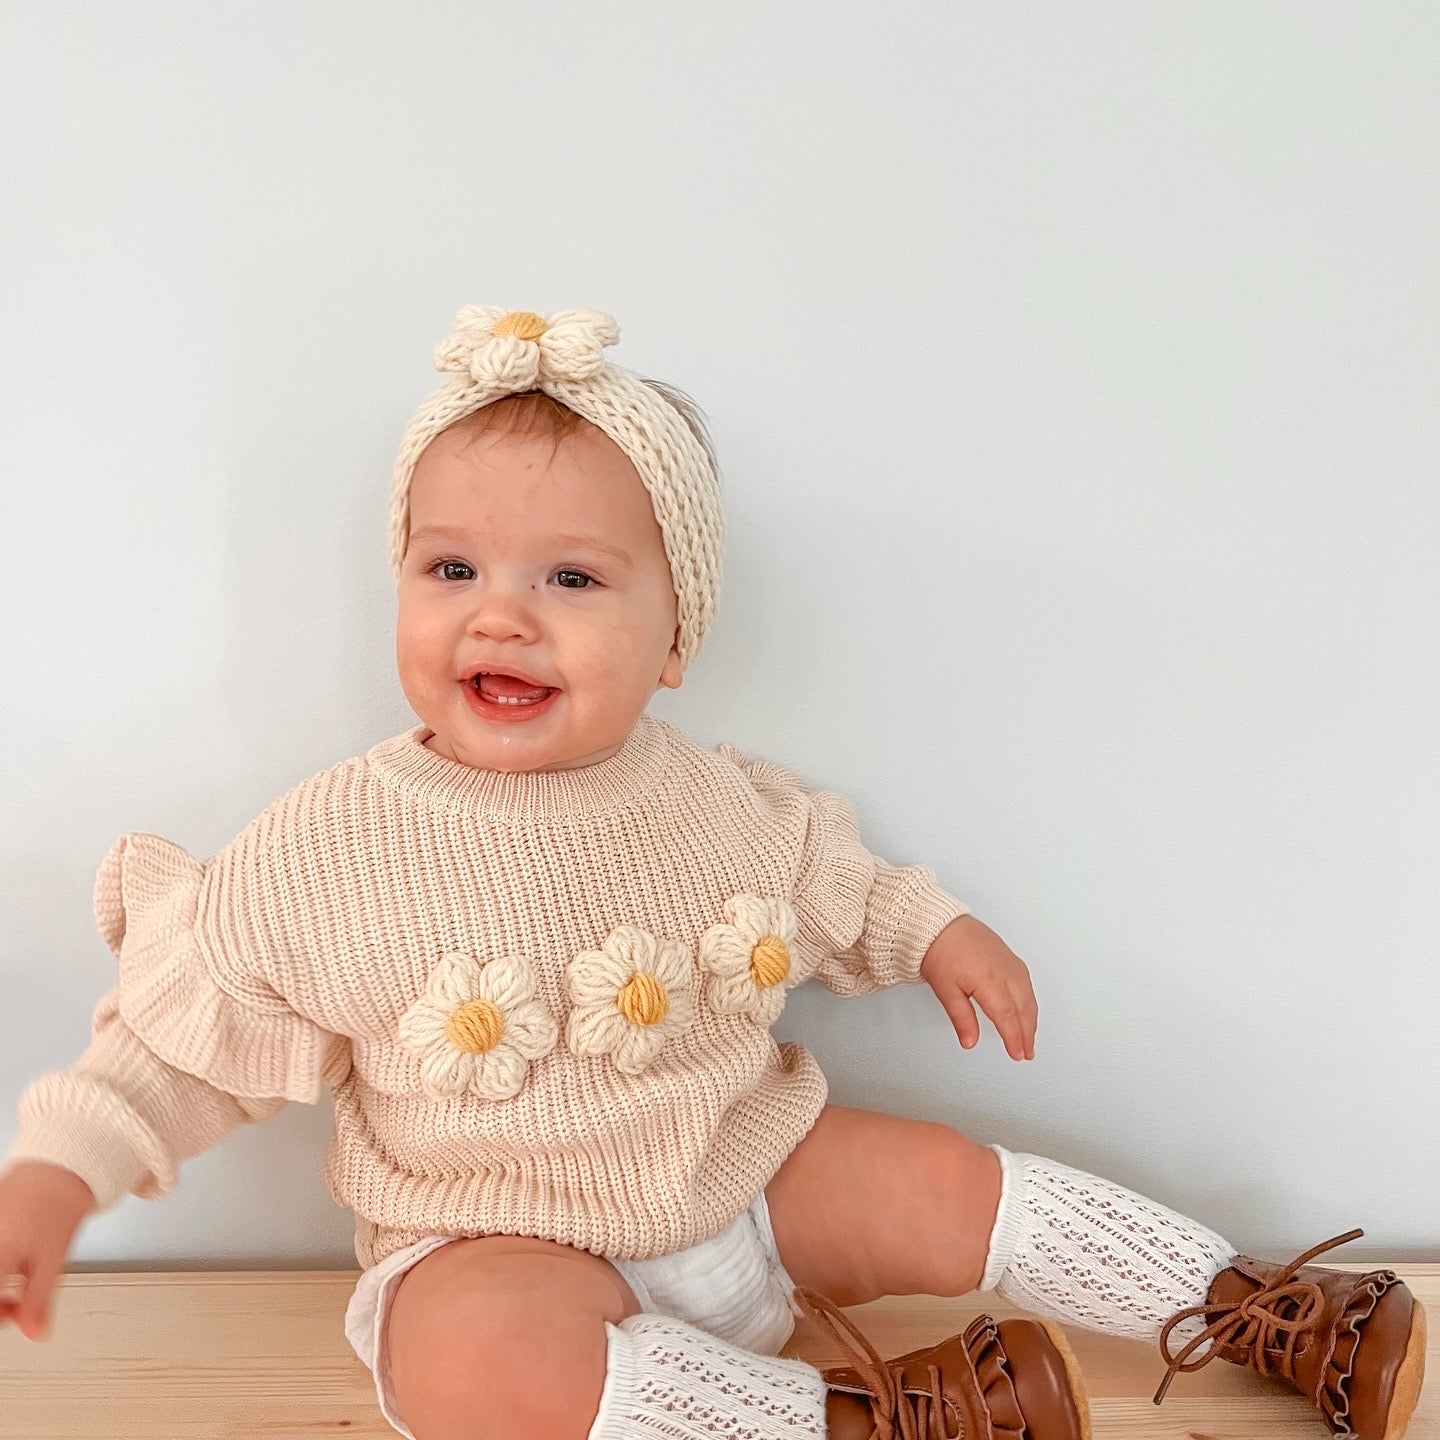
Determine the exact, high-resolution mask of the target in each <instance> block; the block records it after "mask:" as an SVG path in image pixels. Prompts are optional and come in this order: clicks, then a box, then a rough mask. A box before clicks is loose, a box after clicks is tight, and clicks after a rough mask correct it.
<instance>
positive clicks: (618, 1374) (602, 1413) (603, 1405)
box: [586, 1320, 635, 1440]
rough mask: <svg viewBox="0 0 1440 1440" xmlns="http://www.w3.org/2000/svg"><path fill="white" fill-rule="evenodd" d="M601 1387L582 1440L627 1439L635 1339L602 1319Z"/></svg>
mask: <svg viewBox="0 0 1440 1440" xmlns="http://www.w3.org/2000/svg"><path fill="white" fill-rule="evenodd" d="M605 1339H606V1347H605V1388H604V1389H603V1390H601V1392H600V1408H599V1409H598V1410H596V1412H595V1423H594V1424H593V1425H592V1426H591V1427H590V1433H589V1434H588V1435H587V1436H586V1440H630V1437H631V1436H632V1435H633V1433H634V1431H633V1428H632V1425H631V1420H630V1414H629V1407H628V1406H627V1404H626V1401H627V1400H628V1398H629V1397H630V1396H631V1395H633V1394H634V1393H635V1341H634V1339H633V1338H632V1337H631V1336H630V1334H629V1332H628V1331H626V1330H622V1329H621V1328H620V1327H619V1326H618V1325H612V1324H611V1323H610V1322H609V1321H608V1320H607V1321H605Z"/></svg>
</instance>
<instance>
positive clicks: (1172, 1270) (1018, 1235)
mask: <svg viewBox="0 0 1440 1440" xmlns="http://www.w3.org/2000/svg"><path fill="white" fill-rule="evenodd" d="M990 1148H991V1149H992V1150H994V1151H995V1153H996V1154H997V1155H998V1156H999V1157H1000V1166H1001V1171H1002V1175H1003V1181H1002V1186H1001V1192H1000V1208H999V1210H998V1211H997V1212H996V1216H995V1226H994V1229H993V1231H992V1232H991V1236H990V1255H989V1258H988V1260H987V1261H986V1264H985V1275H984V1278H983V1279H982V1280H981V1282H980V1288H981V1289H982V1290H998V1291H999V1292H1000V1294H1001V1295H1003V1296H1004V1297H1005V1298H1006V1299H1007V1300H1010V1301H1012V1302H1013V1303H1014V1304H1016V1305H1019V1306H1022V1307H1023V1308H1024V1309H1026V1310H1031V1311H1034V1312H1036V1313H1037V1314H1042V1315H1047V1316H1050V1317H1052V1318H1054V1319H1057V1320H1062V1321H1065V1322H1067V1323H1069V1324H1074V1325H1083V1326H1086V1327H1087V1328H1089V1329H1091V1330H1107V1331H1110V1332H1111V1333H1112V1334H1118V1335H1131V1336H1135V1337H1137V1338H1139V1339H1142V1340H1152V1339H1154V1338H1155V1336H1156V1335H1157V1334H1158V1333H1159V1331H1160V1327H1161V1326H1162V1325H1164V1323H1165V1322H1166V1321H1167V1320H1168V1319H1170V1317H1171V1316H1172V1315H1174V1314H1175V1312H1176V1311H1177V1310H1184V1309H1185V1308H1187V1307H1188V1306H1191V1305H1199V1304H1202V1303H1203V1302H1204V1300H1205V1295H1206V1292H1207V1291H1208V1290H1209V1288H1210V1282H1211V1280H1213V1279H1214V1278H1215V1276H1216V1274H1217V1273H1218V1272H1219V1271H1220V1270H1222V1269H1224V1268H1225V1266H1226V1265H1228V1264H1229V1263H1230V1261H1231V1260H1232V1259H1233V1258H1234V1256H1235V1250H1234V1248H1233V1247H1232V1246H1231V1245H1230V1244H1228V1243H1227V1242H1226V1240H1225V1239H1224V1238H1223V1237H1222V1236H1220V1235H1217V1234H1216V1233H1215V1232H1214V1231H1213V1230H1208V1229H1206V1227H1205V1226H1203V1225H1200V1224H1198V1223H1197V1222H1195V1221H1194V1220H1187V1219H1186V1218H1185V1216H1183V1215H1180V1214H1177V1213H1176V1212H1175V1211H1174V1210H1169V1209H1167V1208H1166V1207H1165V1206H1164V1205H1160V1204H1157V1203H1156V1202H1155V1201H1154V1200H1147V1199H1146V1198H1145V1197H1144V1196H1143V1195H1137V1194H1136V1193H1135V1191H1133V1190H1126V1189H1125V1188H1124V1187H1123V1186H1121V1185H1115V1184H1112V1183H1111V1182H1110V1181H1108V1180H1101V1179H1099V1178H1098V1177H1096V1176H1094V1175H1087V1174H1085V1173H1084V1172H1083V1171H1081V1170H1072V1169H1071V1168H1070V1167H1069V1166H1068V1165H1061V1164H1059V1163H1058V1162H1056V1161H1054V1160H1046V1159H1044V1158H1043V1157H1041V1156H1039V1155H1025V1154H1012V1153H1011V1152H1010V1151H1008V1150H1003V1149H1001V1147H1000V1146H998V1145H992V1146H991V1147H990ZM1200 1328H1202V1327H1201V1322H1200V1321H1198V1320H1190V1321H1187V1322H1186V1323H1185V1324H1183V1325H1181V1326H1178V1327H1177V1329H1176V1334H1177V1336H1178V1337H1179V1338H1181V1339H1184V1338H1186V1337H1187V1335H1188V1334H1190V1333H1195V1332H1198V1330H1199V1329H1200Z"/></svg>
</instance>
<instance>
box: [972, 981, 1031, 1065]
mask: <svg viewBox="0 0 1440 1440" xmlns="http://www.w3.org/2000/svg"><path fill="white" fill-rule="evenodd" d="M975 998H976V999H977V1000H978V1001H979V1002H980V1008H981V1009H982V1010H984V1012H985V1013H986V1014H987V1015H988V1016H989V1017H990V1019H991V1021H992V1022H993V1023H994V1025H995V1029H996V1031H997V1032H998V1033H999V1035H1000V1038H1001V1039H1002V1040H1003V1041H1004V1042H1005V1053H1006V1054H1007V1055H1009V1057H1010V1058H1011V1059H1012V1060H1023V1059H1025V1055H1026V1049H1027V1042H1026V1038H1025V1026H1024V1023H1023V1021H1022V1019H1021V1015H1020V1007H1019V1005H1017V1004H1016V1002H1015V998H1014V996H1013V995H1012V994H1011V993H1010V991H1009V990H1007V989H1005V988H1004V987H1003V986H996V987H995V988H993V989H989V990H986V991H985V992H984V993H983V994H982V993H981V992H980V991H978V990H977V991H976V992H975Z"/></svg>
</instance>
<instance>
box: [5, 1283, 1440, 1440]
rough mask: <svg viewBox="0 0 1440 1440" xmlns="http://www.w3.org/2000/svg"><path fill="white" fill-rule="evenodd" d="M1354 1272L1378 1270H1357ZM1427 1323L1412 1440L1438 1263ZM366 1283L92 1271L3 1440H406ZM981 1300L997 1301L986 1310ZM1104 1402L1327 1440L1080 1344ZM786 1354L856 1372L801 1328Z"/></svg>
mask: <svg viewBox="0 0 1440 1440" xmlns="http://www.w3.org/2000/svg"><path fill="white" fill-rule="evenodd" d="M1344 1268H1349V1269H1369V1268H1374V1265H1373V1263H1372V1264H1371V1265H1366V1266H1348V1267H1344ZM1393 1268H1394V1269H1395V1270H1397V1271H1398V1272H1399V1273H1400V1274H1401V1275H1403V1276H1404V1278H1405V1279H1406V1280H1407V1281H1408V1282H1409V1284H1410V1285H1411V1287H1412V1288H1413V1289H1414V1291H1415V1293H1416V1294H1417V1295H1418V1296H1419V1297H1420V1299H1421V1301H1422V1303H1424V1304H1425V1306H1426V1308H1427V1310H1428V1312H1429V1316H1430V1321H1431V1323H1430V1337H1431V1338H1430V1354H1429V1368H1430V1373H1431V1381H1430V1383H1429V1384H1427V1387H1426V1393H1425V1394H1424V1395H1423V1396H1422V1397H1421V1402H1420V1409H1419V1410H1418V1411H1417V1412H1416V1417H1415V1421H1414V1423H1413V1424H1412V1426H1411V1428H1410V1432H1409V1440H1440V1381H1437V1380H1436V1379H1435V1378H1434V1377H1435V1375H1436V1374H1437V1373H1440V1265H1395V1266H1394V1267H1393ZM357 1274H358V1272H357V1271H355V1270H311V1271H289V1270H279V1271H233V1272H232V1271H222V1272H213V1271H210V1272H198V1273H197V1272H190V1273H168V1272H166V1273H154V1272H144V1273H133V1274H116V1273H95V1274H70V1275H67V1276H65V1277H64V1279H63V1280H62V1282H61V1285H60V1289H59V1291H58V1292H57V1296H56V1305H55V1315H54V1325H53V1329H52V1332H51V1339H50V1340H48V1341H45V1342H42V1343H40V1344H33V1343H31V1342H30V1341H28V1340H26V1339H25V1338H24V1337H23V1336H21V1335H20V1334H19V1332H18V1331H16V1330H15V1329H14V1328H13V1327H6V1329H4V1330H3V1331H0V1436H3V1437H4V1440H74V1437H96V1440H100V1437H104V1440H246V1437H267V1440H277V1437H290V1436H295V1437H309V1436H325V1435H345V1436H350V1437H356V1440H359V1437H377V1440H380V1437H385V1436H391V1437H393V1436H394V1434H395V1432H394V1431H393V1430H391V1429H390V1427H389V1426H388V1425H387V1424H386V1423H385V1421H384V1420H383V1419H382V1418H381V1416H380V1413H379V1411H378V1409H377V1408H376V1405H375V1398H374V1390H373V1387H372V1383H371V1380H370V1375H369V1372H368V1371H367V1370H366V1369H365V1367H364V1366H363V1365H362V1364H361V1363H360V1361H359V1360H357V1359H356V1358H355V1355H354V1353H353V1352H352V1351H351V1349H350V1346H349V1344H348V1343H347V1342H346V1340H345V1336H344V1331H343V1329H342V1320H343V1317H344V1313H345V1305H346V1302H347V1301H348V1299H349V1298H350V1292H351V1289H352V1288H353V1286H354V1284H355V1279H356V1276H357ZM982 1301H983V1303H982ZM983 1309H988V1310H990V1311H991V1312H992V1313H993V1314H995V1315H998V1316H1001V1317H1003V1316H1005V1315H1011V1314H1015V1313H1017V1312H1016V1311H1014V1310H1013V1308H1011V1307H1010V1306H1007V1305H1006V1304H1005V1303H1004V1302H1003V1301H1001V1300H1000V1299H999V1297H998V1296H996V1295H993V1294H992V1295H987V1296H984V1297H978V1296H972V1297H970V1298H968V1299H965V1300H945V1299H939V1298H936V1297H933V1296H913V1295H912V1296H896V1297H890V1298H887V1299H884V1300H876V1301H874V1302H873V1303H872V1304H869V1305H860V1306H856V1307H855V1308H854V1309H853V1310H851V1311H850V1312H849V1314H850V1316H851V1318H852V1319H853V1320H854V1321H855V1323H856V1324H857V1325H858V1326H859V1327H860V1329H861V1330H862V1331H863V1332H864V1333H865V1334H866V1335H867V1336H869V1337H870V1339H871V1341H872V1342H873V1343H874V1345H875V1347H876V1349H878V1350H879V1351H880V1353H881V1354H882V1355H886V1356H890V1355H898V1354H901V1353H903V1352H904V1351H906V1350H913V1349H915V1348H916V1347H917V1346H920V1345H926V1344H930V1343H931V1342H933V1341H936V1340H939V1339H942V1338H944V1337H945V1336H947V1335H950V1334H953V1333H954V1332H955V1331H957V1330H960V1329H962V1328H963V1327H964V1325H965V1324H966V1322H967V1321H968V1320H969V1319H970V1317H971V1316H973V1315H974V1314H976V1313H977V1312H978V1311H980V1310H983ZM1068 1333H1069V1335H1070V1339H1071V1343H1072V1344H1073V1345H1074V1347H1075V1352H1076V1354H1077V1355H1078V1357H1079V1359H1080V1364H1081V1367H1082V1368H1083V1370H1084V1372H1085V1376H1086V1380H1087V1383H1088V1385H1089V1389H1090V1396H1091V1406H1092V1409H1093V1412H1094V1419H1095V1437H1096V1440H1138V1437H1142V1436H1143V1437H1146V1440H1261V1437H1264V1440H1292V1437H1293V1440H1302V1437H1303V1440H1325V1436H1326V1433H1327V1432H1326V1431H1325V1428H1324V1426H1323V1425H1322V1424H1321V1422H1320V1420H1319V1418H1318V1416H1317V1415H1316V1414H1315V1412H1314V1411H1313V1410H1311V1409H1310V1408H1309V1407H1308V1406H1307V1405H1306V1403H1305V1402H1304V1401H1303V1400H1301V1399H1300V1398H1299V1397H1298V1396H1296V1395H1293V1394H1290V1393H1288V1392H1286V1391H1283V1390H1278V1389H1275V1388H1272V1387H1271V1386H1270V1385H1268V1384H1267V1383H1266V1382H1265V1381H1263V1380H1261V1379H1260V1378H1259V1377H1258V1376H1255V1375H1252V1374H1250V1373H1249V1372H1247V1371H1242V1370H1239V1369H1237V1368H1236V1367H1234V1366H1231V1365H1226V1364H1224V1363H1222V1362H1218V1361H1217V1362H1216V1363H1215V1364H1212V1365H1209V1366H1207V1367H1206V1368H1205V1369H1204V1370H1201V1371H1199V1372H1197V1373H1196V1374H1194V1375H1189V1376H1181V1377H1180V1378H1179V1379H1178V1380H1177V1381H1176V1382H1175V1385H1174V1388H1173V1389H1172V1390H1171V1392H1170V1395H1169V1397H1168V1398H1167V1400H1166V1402H1165V1404H1164V1405H1163V1406H1162V1407H1160V1408H1159V1409H1157V1408H1156V1407H1155V1406H1153V1405H1152V1404H1151V1403H1150V1396H1151V1394H1152V1393H1153V1392H1154V1389H1155V1386H1156V1384H1157V1383H1158V1381H1159V1378H1160V1374H1161V1371H1162V1367H1161V1364H1160V1360H1159V1356H1158V1354H1157V1352H1156V1350H1155V1348H1154V1347H1153V1346H1151V1345H1147V1344H1141V1343H1139V1342H1136V1341H1129V1340H1118V1339H1115V1338H1113V1337H1108V1336H1102V1335H1094V1334H1091V1333H1089V1332H1086V1331H1083V1330H1076V1329H1071V1330H1069V1332H1068ZM784 1353H785V1354H787V1355H794V1356H798V1357H800V1358H802V1359H805V1360H808V1361H810V1362H811V1363H812V1364H817V1365H827V1364H832V1363H837V1362H839V1361H841V1360H842V1359H846V1358H848V1357H845V1356H843V1355H842V1353H841V1352H840V1350H839V1349H838V1348H837V1347H836V1346H835V1345H834V1344H832V1343H828V1342H827V1339H826V1338H823V1337H822V1336H821V1334H820V1333H819V1332H818V1331H817V1329H816V1328H815V1327H813V1326H812V1325H811V1324H810V1322H808V1321H807V1322H804V1323H802V1324H801V1325H800V1326H799V1327H798V1328H797V1330H796V1332H795V1334H794V1336H793V1337H792V1338H791V1341H790V1343H789V1345H787V1346H786V1348H785V1352H784Z"/></svg>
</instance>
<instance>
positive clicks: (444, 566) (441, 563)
mask: <svg viewBox="0 0 1440 1440" xmlns="http://www.w3.org/2000/svg"><path fill="white" fill-rule="evenodd" d="M452 565H458V566H459V567H460V568H461V569H462V570H468V569H469V568H470V567H469V566H468V565H467V564H466V563H465V562H464V561H463V560H437V561H436V562H435V563H434V564H433V565H428V566H426V568H425V573H426V574H427V575H434V574H435V573H436V572H437V571H439V570H448V569H449V568H450V566H452ZM440 578H441V579H442V580H446V579H449V578H450V577H449V576H446V575H442V576H441V577H440Z"/></svg>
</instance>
